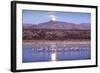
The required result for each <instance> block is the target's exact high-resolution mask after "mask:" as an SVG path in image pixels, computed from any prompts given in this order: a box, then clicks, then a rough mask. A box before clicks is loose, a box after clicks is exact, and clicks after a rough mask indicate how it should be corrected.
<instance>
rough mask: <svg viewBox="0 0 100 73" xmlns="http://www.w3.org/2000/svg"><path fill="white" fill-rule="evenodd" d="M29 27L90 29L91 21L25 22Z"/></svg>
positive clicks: (25, 26)
mask: <svg viewBox="0 0 100 73" xmlns="http://www.w3.org/2000/svg"><path fill="white" fill-rule="evenodd" d="M23 27H24V28H28V29H84V30H86V29H90V28H91V27H90V23H81V24H74V23H68V22H62V21H48V22H44V23H40V24H34V25H33V24H24V26H23Z"/></svg>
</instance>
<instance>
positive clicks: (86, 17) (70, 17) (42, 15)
mask: <svg viewBox="0 0 100 73" xmlns="http://www.w3.org/2000/svg"><path fill="white" fill-rule="evenodd" d="M22 15H23V16H22V18H23V24H39V23H43V22H48V21H50V20H55V21H64V22H70V23H75V24H80V23H91V14H90V13H78V12H55V11H35V10H23V13H22Z"/></svg>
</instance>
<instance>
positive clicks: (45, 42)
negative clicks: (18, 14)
mask: <svg viewBox="0 0 100 73" xmlns="http://www.w3.org/2000/svg"><path fill="white" fill-rule="evenodd" d="M22 44H40V45H41V44H91V41H90V40H64V41H63V40H23V41H22Z"/></svg>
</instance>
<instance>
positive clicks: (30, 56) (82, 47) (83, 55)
mask: <svg viewBox="0 0 100 73" xmlns="http://www.w3.org/2000/svg"><path fill="white" fill-rule="evenodd" d="M52 53H56V61H63V60H65V61H67V60H86V59H91V47H90V44H63V45H61V44H58V45H54V44H53V45H49V44H48V45H38V44H35V45H33V44H27V45H26V44H24V45H23V49H22V61H23V63H27V62H45V61H51V57H52V56H51V54H52Z"/></svg>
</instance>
